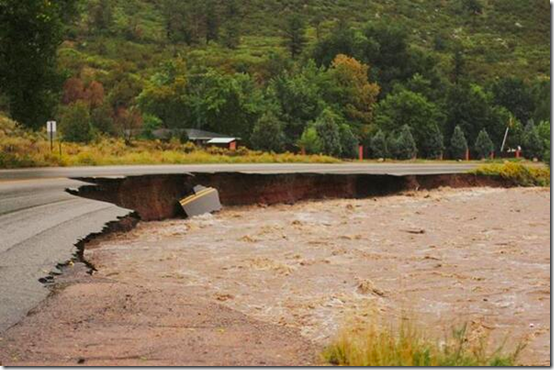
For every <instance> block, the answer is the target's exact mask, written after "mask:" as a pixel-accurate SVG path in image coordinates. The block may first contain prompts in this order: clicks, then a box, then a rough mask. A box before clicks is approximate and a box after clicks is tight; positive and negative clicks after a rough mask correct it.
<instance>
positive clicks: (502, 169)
mask: <svg viewBox="0 0 554 370" xmlns="http://www.w3.org/2000/svg"><path fill="white" fill-rule="evenodd" d="M474 173H475V174H477V175H481V176H496V177H501V178H502V179H504V180H506V181H509V182H511V183H512V184H514V185H517V186H550V168H548V167H545V166H542V165H533V166H526V165H524V164H521V163H514V162H504V163H502V164H486V165H483V166H481V167H479V168H478V169H476V170H475V171H474Z"/></svg>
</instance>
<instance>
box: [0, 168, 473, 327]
mask: <svg viewBox="0 0 554 370" xmlns="http://www.w3.org/2000/svg"><path fill="white" fill-rule="evenodd" d="M476 166H477V165H476V164H456V163H447V164H384V163H383V164H373V163H372V164H367V163H350V164H232V165H222V164H217V165H161V166H111V167H70V168H32V169H17V170H0V333H2V331H4V330H5V329H7V328H8V327H10V326H12V325H14V324H16V323H17V322H18V321H19V320H21V319H22V318H23V317H24V316H25V315H26V314H27V312H28V311H29V310H31V309H32V308H34V307H35V306H37V305H38V304H39V303H40V302H41V301H42V300H43V299H44V298H45V297H46V296H47V295H48V294H49V290H48V289H46V288H45V287H44V286H43V285H42V284H41V283H40V282H39V281H38V280H39V279H40V278H43V277H45V276H46V275H48V273H49V272H50V271H52V270H53V269H54V268H55V266H56V264H57V263H59V262H66V261H68V260H69V259H70V258H71V256H72V254H73V253H74V252H75V247H74V246H75V244H76V243H77V242H78V241H79V240H80V239H83V238H85V237H86V236H87V235H89V234H91V233H95V232H99V231H101V230H102V228H103V226H104V225H105V224H106V223H107V222H109V221H113V220H116V219H117V218H118V217H122V216H125V215H127V214H128V213H129V212H130V211H129V210H125V209H122V208H120V207H117V206H115V205H112V204H108V203H103V202H98V201H93V200H88V199H83V198H79V197H75V196H72V195H69V194H68V193H66V192H65V189H67V188H76V187H79V186H80V185H83V183H82V182H80V181H77V180H72V179H71V178H80V177H114V176H117V177H119V176H138V175H156V174H182V173H195V172H203V173H206V172H207V173H211V172H243V173H259V174H272V173H321V174H383V175H385V174H387V175H397V176H402V175H428V174H452V173H463V172H466V171H468V170H471V169H473V168H475V167H476Z"/></svg>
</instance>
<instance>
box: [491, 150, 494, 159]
mask: <svg viewBox="0 0 554 370" xmlns="http://www.w3.org/2000/svg"><path fill="white" fill-rule="evenodd" d="M491 159H494V150H493V151H492V152H491Z"/></svg>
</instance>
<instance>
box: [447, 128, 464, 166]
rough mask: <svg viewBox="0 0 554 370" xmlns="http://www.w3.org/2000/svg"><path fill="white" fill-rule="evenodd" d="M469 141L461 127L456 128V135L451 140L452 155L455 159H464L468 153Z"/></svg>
mask: <svg viewBox="0 0 554 370" xmlns="http://www.w3.org/2000/svg"><path fill="white" fill-rule="evenodd" d="M467 148H468V147H467V140H466V137H465V135H464V132H463V131H462V128H461V127H460V126H456V128H454V134H453V135H452V139H451V140H450V153H452V158H454V159H464V158H465V155H466V152H467Z"/></svg>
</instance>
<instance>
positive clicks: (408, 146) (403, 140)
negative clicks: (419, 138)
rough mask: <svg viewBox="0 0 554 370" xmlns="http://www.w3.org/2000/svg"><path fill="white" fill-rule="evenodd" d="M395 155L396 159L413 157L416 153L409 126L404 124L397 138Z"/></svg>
mask: <svg viewBox="0 0 554 370" xmlns="http://www.w3.org/2000/svg"><path fill="white" fill-rule="evenodd" d="M397 140H398V141H397V153H396V154H397V156H398V159H405V160H406V159H413V158H415V156H416V154H417V146H416V143H415V140H414V137H413V136H412V130H411V129H410V126H408V125H404V126H402V129H401V131H400V135H399V136H398V139H397Z"/></svg>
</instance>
